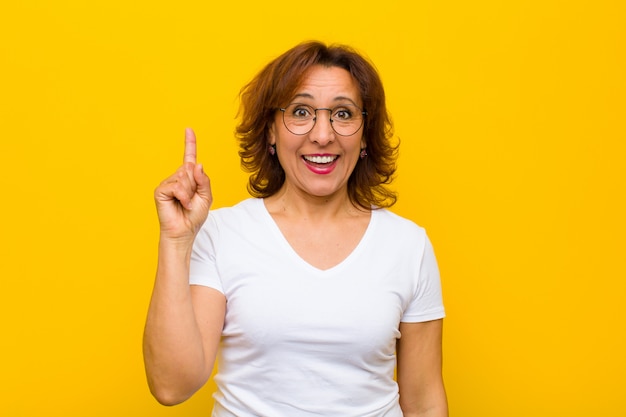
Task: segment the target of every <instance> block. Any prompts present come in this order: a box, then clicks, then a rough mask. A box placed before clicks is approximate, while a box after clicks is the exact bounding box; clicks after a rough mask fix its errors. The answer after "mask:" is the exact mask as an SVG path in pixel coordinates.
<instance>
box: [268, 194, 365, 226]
mask: <svg viewBox="0 0 626 417" xmlns="http://www.w3.org/2000/svg"><path fill="white" fill-rule="evenodd" d="M265 206H266V207H267V209H268V211H269V212H270V213H272V214H274V215H279V216H288V217H298V218H301V219H309V220H315V219H318V220H319V219H324V218H337V217H346V216H348V217H352V216H355V215H359V214H363V213H364V212H365V210H363V209H362V208H360V207H358V206H356V205H355V204H353V203H352V202H351V201H350V198H349V197H348V192H347V190H342V191H341V192H337V193H335V194H332V195H329V196H314V195H310V194H306V193H302V192H299V190H292V189H289V187H287V186H284V187H283V188H281V189H280V190H279V191H278V193H276V194H274V195H273V196H271V197H268V198H266V199H265Z"/></svg>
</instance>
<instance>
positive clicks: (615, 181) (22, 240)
mask: <svg viewBox="0 0 626 417" xmlns="http://www.w3.org/2000/svg"><path fill="white" fill-rule="evenodd" d="M212 3H217V4H212ZM625 22H626V3H625V2H623V1H621V0H615V1H610V0H596V1H556V0H528V1H523V0H513V1H496V0H491V1H490V0H476V1H458V0H457V1H454V0H453V1H435V0H429V1H409V0H406V1H394V0H386V1H378V0H376V1H370V2H368V1H365V2H355V1H349V2H289V1H287V2H285V1H271V2H266V1H257V0H254V1H236V2H227V1H220V2H210V1H195V2H185V1H180V2H167V3H166V2H163V3H161V2H148V1H138V2H127V1H120V0H113V1H106V2H105V1H93V2H87V1H76V2H69V1H54V2H53V1H47V2H46V1H11V2H9V1H4V2H3V4H2V5H1V6H0V139H1V142H0V170H1V172H0V193H1V195H2V197H1V204H2V207H1V216H0V222H1V223H0V237H1V240H0V256H1V262H0V277H1V281H0V320H1V322H0V324H1V327H0V336H1V343H0V372H1V376H0V415H3V416H11V417H17V416H40V415H41V416H140V415H141V416H143V415H150V416H203V415H208V413H209V409H210V404H211V401H212V400H211V396H210V387H207V389H203V390H202V391H201V392H200V393H199V394H198V395H197V396H196V397H194V398H193V399H191V400H190V401H188V402H187V403H185V404H183V405H181V406H177V407H175V408H166V407H162V406H160V405H158V404H157V403H156V402H155V401H154V400H153V399H152V398H151V396H150V394H149V392H148V389H147V386H146V383H145V377H144V373H143V364H142V357H141V335H142V329H143V323H144V318H145V314H146V309H147V303H148V299H149V295H150V291H151V287H152V281H153V276H154V269H155V257H156V243H157V219H156V216H155V210H154V206H153V202H152V191H153V189H154V187H155V186H156V185H157V184H158V182H159V181H160V180H161V179H162V178H163V177H165V176H167V175H168V174H169V173H170V172H171V171H173V170H174V169H175V168H176V167H177V166H178V164H179V163H180V162H181V159H182V149H183V137H184V134H183V133H184V128H185V127H186V126H192V127H194V128H195V130H196V133H197V136H198V138H199V152H200V154H199V157H200V160H201V161H202V162H204V164H205V167H206V169H207V171H208V172H209V173H210V175H211V177H212V183H213V188H214V194H215V204H214V207H219V206H225V205H231V204H233V203H235V202H237V201H239V200H241V199H243V198H245V197H246V196H247V193H246V191H245V185H246V175H245V174H244V173H242V172H241V170H240V168H239V161H238V157H237V154H236V150H237V148H236V144H235V142H234V139H233V134H232V132H233V129H234V126H235V113H236V109H237V93H238V90H239V88H240V87H241V86H242V85H243V84H244V83H245V82H246V81H247V80H249V79H250V78H251V77H252V76H253V74H255V73H256V72H257V71H258V70H259V69H260V68H261V66H262V65H264V64H265V63H266V62H267V61H268V60H270V59H272V58H273V57H275V56H277V55H278V54H279V53H281V52H283V51H284V50H286V49H287V48H289V47H291V46H293V45H294V44H296V43H298V42H300V41H302V40H307V39H311V38H316V39H321V40H324V41H331V42H341V43H348V44H351V45H353V46H355V47H357V48H358V49H359V50H361V51H363V52H364V53H366V54H367V55H368V56H369V57H370V58H371V59H372V60H373V61H374V62H375V63H376V65H377V67H378V69H379V70H380V73H381V75H382V78H383V81H384V83H385V86H386V90H387V93H388V101H389V108H390V110H391V112H392V115H393V118H394V121H395V125H396V133H397V136H398V137H399V138H400V139H401V140H402V147H401V158H400V169H399V177H398V181H397V182H396V186H397V189H398V191H399V193H400V201H399V203H398V204H397V206H396V207H395V208H394V210H395V211H396V212H398V213H400V214H402V215H404V216H407V217H409V218H411V219H413V220H414V221H416V222H417V223H419V224H421V225H423V226H425V227H426V228H427V230H428V231H429V234H430V236H431V239H432V240H433V242H434V244H435V249H436V252H437V256H438V259H439V262H440V267H441V271H442V279H443V287H444V296H445V302H446V307H447V313H448V318H447V319H446V325H445V341H444V353H445V369H444V372H445V378H446V384H447V390H448V395H449V402H450V409H451V415H452V416H458V417H502V416H507V417H518V416H519V417H522V416H524V417H527V416H533V417H543V416H546V417H548V416H550V417H553V416H568V417H571V416H602V417H611V416H623V415H626V414H625V413H626V397H625V396H624V387H625V386H626V381H625V379H626V377H625V375H626V363H625V359H624V357H625V355H624V352H626V343H625V340H626V336H625V326H624V319H625V318H626V314H625V313H626V311H625V307H624V305H625V304H626V299H625V295H626V291H625V289H626V285H625V284H624V282H625V280H626V266H625V261H624V259H625V257H624V253H623V252H624V248H625V244H624V236H625V234H626V222H625V220H624V213H625V212H626V204H625V203H624V188H625V186H624V185H625V184H624V182H625V179H626V170H625V168H624V160H625V157H626V152H625V150H626V147H625V140H626V128H625V116H626V104H625V103H626V59H625V54H626V42H625V41H626V33H625V27H626V23H625ZM366 324H367V323H363V325H366Z"/></svg>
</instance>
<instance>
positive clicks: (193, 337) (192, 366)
mask: <svg viewBox="0 0 626 417" xmlns="http://www.w3.org/2000/svg"><path fill="white" fill-rule="evenodd" d="M190 254H191V244H188V245H185V244H182V245H181V244H172V243H171V242H167V241H164V240H162V241H161V242H160V243H159V260H158V267H157V274H156V279H155V285H154V290H153V293H152V299H151V301H150V307H149V310H148V317H147V320H146V327H145V332H144V361H145V366H146V374H147V376H148V383H149V385H150V389H151V391H152V393H153V395H154V396H155V397H156V398H157V400H159V401H160V402H162V403H164V404H175V403H179V402H182V401H184V400H185V399H187V398H188V397H189V396H191V395H192V394H193V393H194V392H195V391H196V390H197V389H199V388H200V387H201V386H202V385H203V384H204V382H205V381H206V379H207V378H208V376H209V375H210V372H211V369H212V367H213V360H214V358H206V357H205V352H204V349H203V343H202V335H201V332H200V330H199V328H198V324H197V320H196V316H195V314H194V308H193V303H192V297H191V291H190V288H189V259H190Z"/></svg>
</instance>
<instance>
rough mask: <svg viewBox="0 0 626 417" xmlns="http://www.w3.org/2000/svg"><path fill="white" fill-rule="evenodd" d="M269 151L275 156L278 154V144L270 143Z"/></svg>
mask: <svg viewBox="0 0 626 417" xmlns="http://www.w3.org/2000/svg"><path fill="white" fill-rule="evenodd" d="M267 151H268V152H269V153H270V155H272V156H274V155H276V145H269V146H268V147H267Z"/></svg>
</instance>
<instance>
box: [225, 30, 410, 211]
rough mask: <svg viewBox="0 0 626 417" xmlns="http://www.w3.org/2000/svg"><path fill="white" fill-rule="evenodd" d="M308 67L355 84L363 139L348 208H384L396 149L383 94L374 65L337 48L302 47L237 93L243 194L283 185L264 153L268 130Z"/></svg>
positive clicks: (391, 199)
mask: <svg viewBox="0 0 626 417" xmlns="http://www.w3.org/2000/svg"><path fill="white" fill-rule="evenodd" d="M314 65H323V66H325V67H339V68H343V69H345V70H346V71H348V72H349V73H350V74H351V76H352V78H353V79H354V80H355V82H356V84H357V86H358V89H359V92H360V94H361V100H362V102H363V110H364V111H366V112H367V115H366V116H365V121H364V124H363V127H362V129H363V138H364V139H365V143H366V144H367V156H366V157H365V158H362V159H359V161H358V162H357V164H356V167H355V168H354V171H353V172H352V174H351V175H350V178H349V179H348V195H349V198H350V200H351V201H352V203H353V204H356V205H358V206H361V207H363V208H365V209H368V210H369V209H371V208H372V207H373V206H374V207H381V208H382V207H390V206H392V205H393V204H394V203H395V202H396V199H397V197H396V193H395V192H393V191H392V190H390V189H388V188H387V187H386V186H387V185H388V184H389V183H390V182H391V180H392V179H393V174H394V172H395V171H396V159H397V149H398V147H397V145H395V146H394V145H392V144H391V137H392V136H393V127H392V124H391V119H390V117H389V114H388V113H387V108H386V106H385V91H384V89H383V85H382V82H381V80H380V77H379V76H378V73H377V72H376V69H375V68H374V66H373V65H372V64H371V63H370V62H368V61H367V60H366V59H365V58H363V57H362V56H361V55H360V54H358V53H357V52H356V51H355V50H353V49H352V48H350V47H348V46H343V45H330V46H327V45H325V44H323V43H321V42H306V43H302V44H299V45H297V46H295V47H294V48H292V49H290V50H288V51H287V52H285V53H284V54H282V55H280V56H279V57H278V58H276V59H274V60H273V61H271V62H270V63H269V64H268V65H267V66H266V67H265V68H263V69H262V70H261V72H259V73H258V74H257V75H256V76H255V77H254V78H253V79H252V81H250V82H249V83H248V84H247V85H245V86H244V87H243V88H242V89H241V92H240V99H241V105H240V110H239V115H240V117H241V121H240V123H239V125H238V126H237V128H236V131H235V134H236V137H237V139H238V140H239V156H240V157H241V165H242V167H243V168H244V169H245V170H246V171H247V172H250V173H251V175H250V179H249V183H248V191H249V192H250V194H251V195H252V196H254V197H269V196H271V195H273V194H275V193H276V192H277V191H278V190H279V189H280V188H281V187H282V185H283V183H284V182H285V171H284V170H283V168H282V166H281V165H280V163H279V162H278V158H276V157H275V156H272V155H270V154H269V152H268V146H269V129H270V127H271V126H272V123H274V121H275V114H276V111H278V109H279V108H281V107H284V106H286V105H287V104H288V103H289V101H290V100H291V99H292V98H293V96H294V95H295V94H296V92H297V89H298V88H299V87H300V85H301V83H302V81H303V79H304V77H305V76H306V74H307V70H308V69H309V68H311V67H312V66H314Z"/></svg>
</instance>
